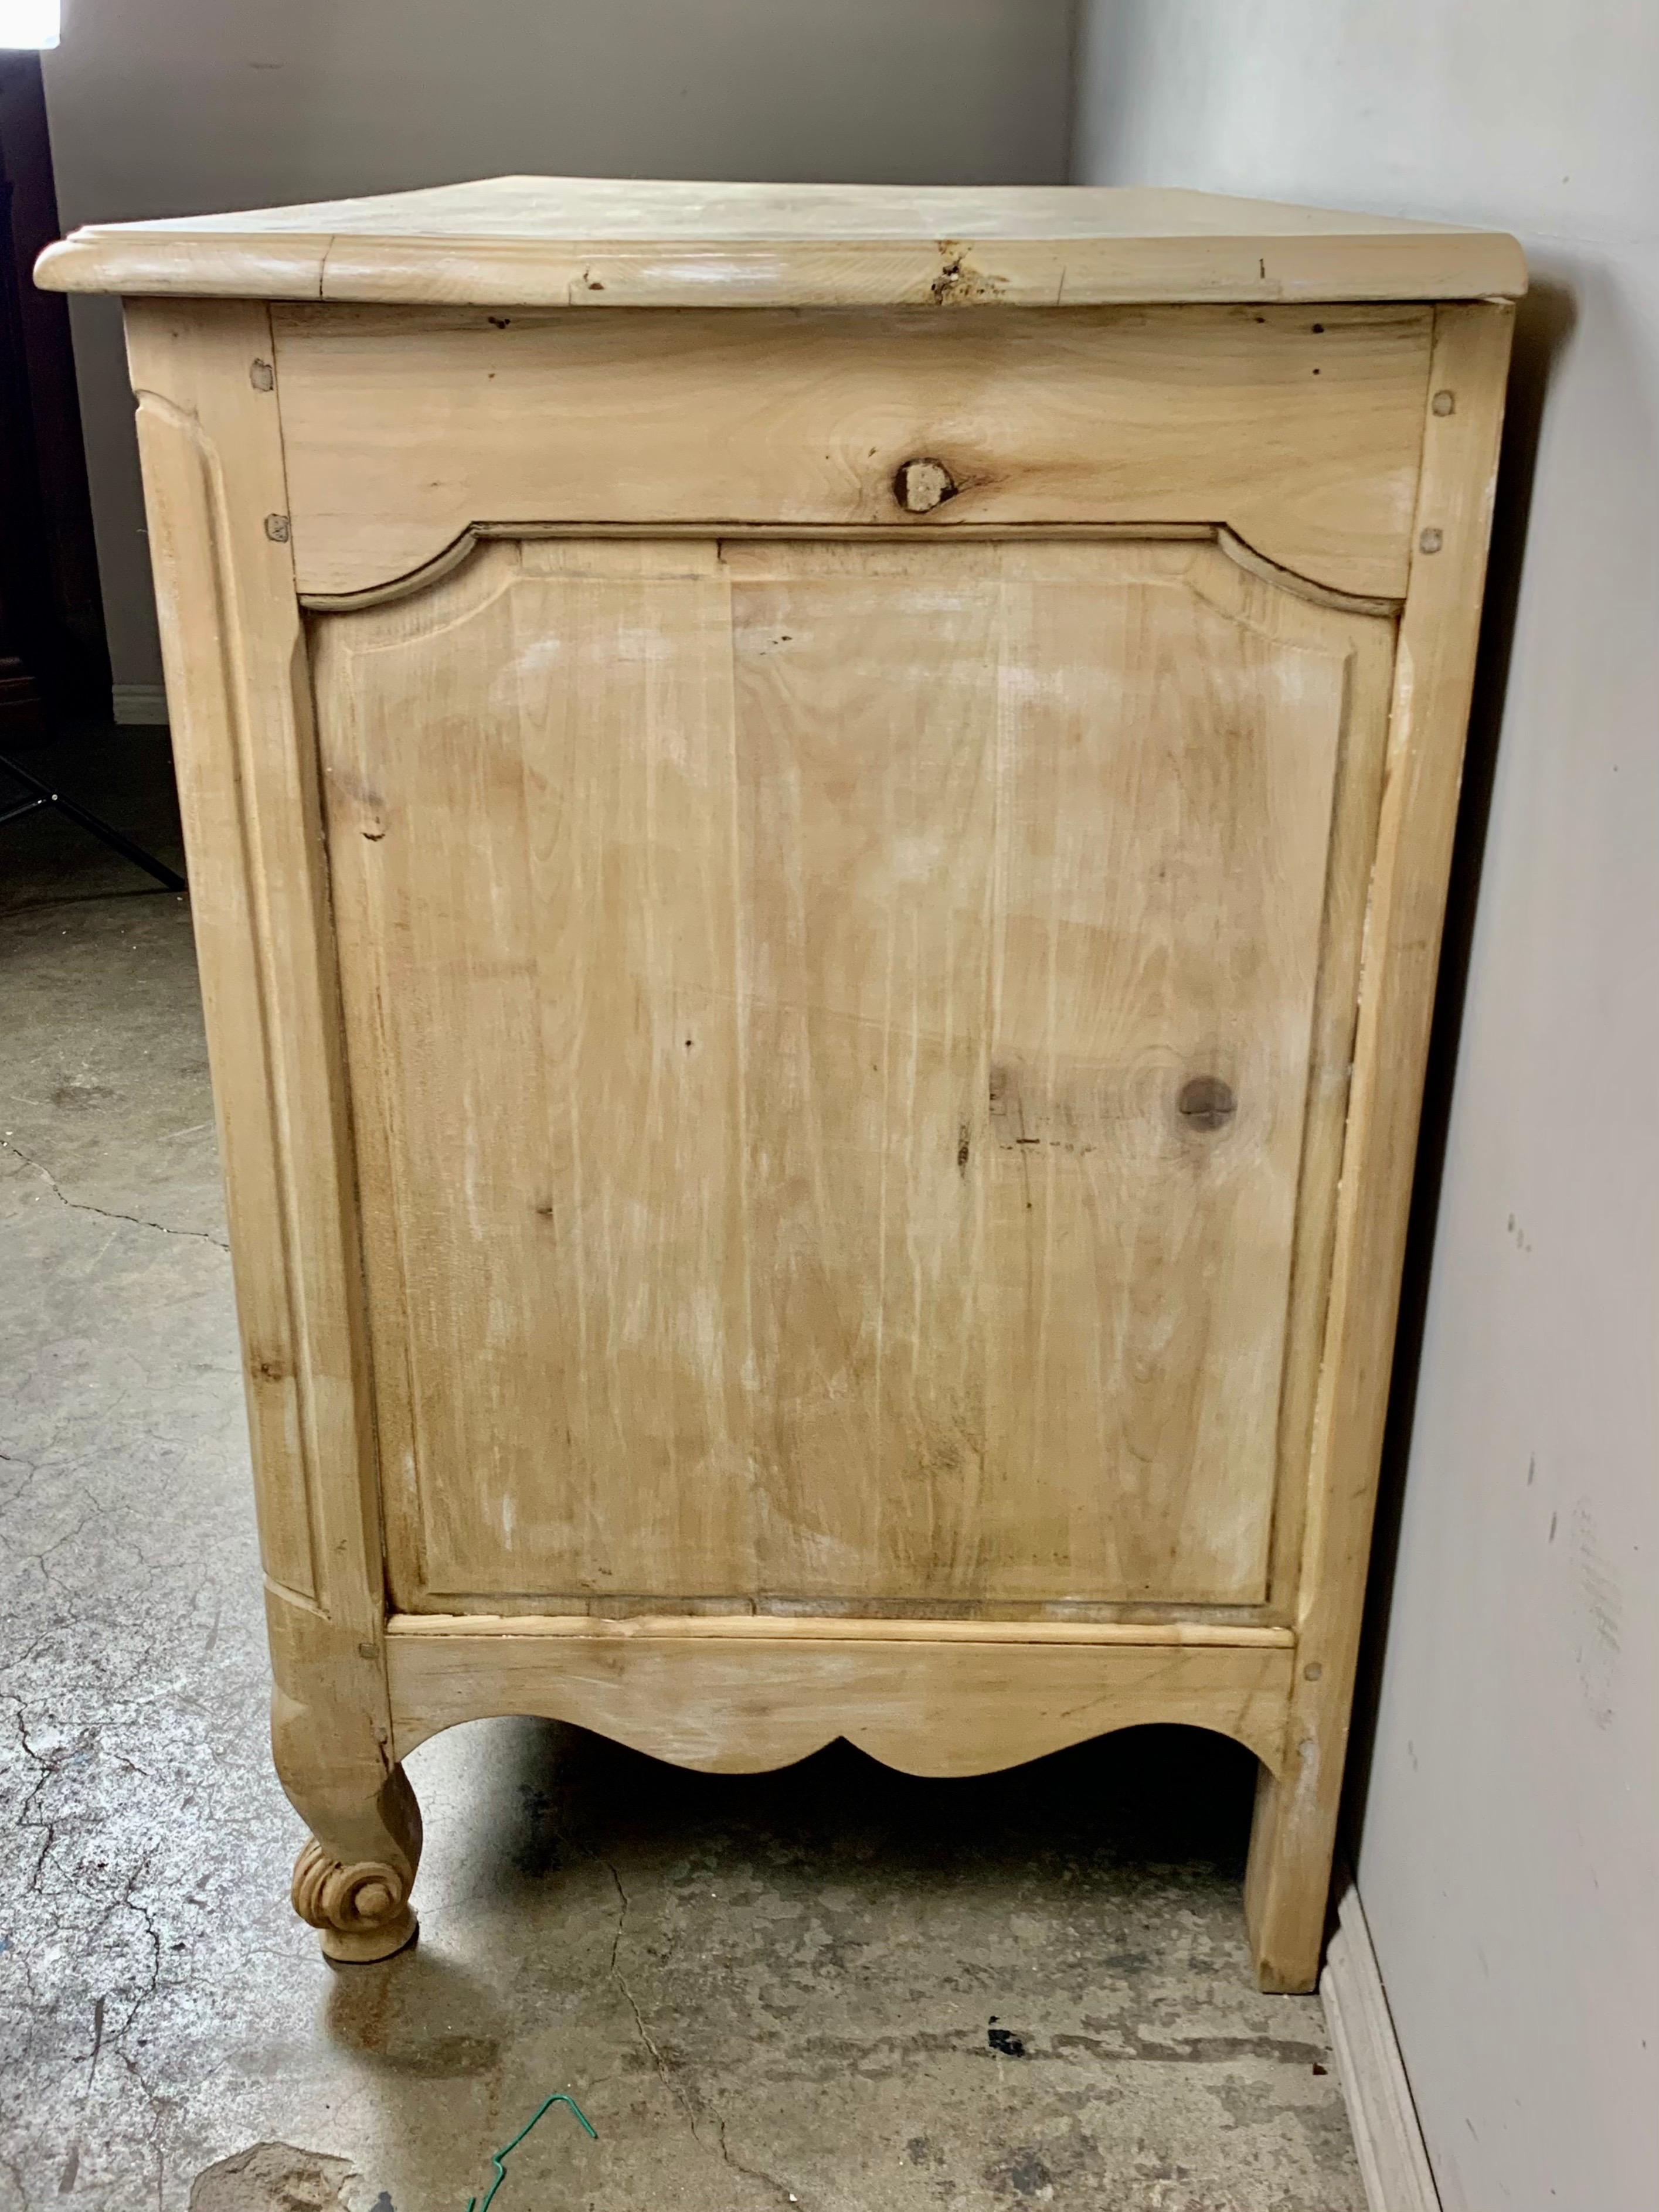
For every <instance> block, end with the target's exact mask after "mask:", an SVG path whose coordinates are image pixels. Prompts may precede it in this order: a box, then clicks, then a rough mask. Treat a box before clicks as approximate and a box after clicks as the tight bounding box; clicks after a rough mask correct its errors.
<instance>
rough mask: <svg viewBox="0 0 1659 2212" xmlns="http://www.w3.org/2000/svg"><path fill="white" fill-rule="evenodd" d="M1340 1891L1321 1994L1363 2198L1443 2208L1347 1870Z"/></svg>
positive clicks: (1402, 2209) (1395, 2208) (1416, 2211)
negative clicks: (1357, 2161) (1335, 1924)
mask: <svg viewBox="0 0 1659 2212" xmlns="http://www.w3.org/2000/svg"><path fill="white" fill-rule="evenodd" d="M1339 1890H1340V1903H1339V1905H1338V1907H1337V1926H1336V1932H1335V1933H1334V1935H1333V1936H1332V1937H1331V1940H1330V1945H1329V1948H1328V1950H1327V1952H1326V1954H1325V1971H1324V1972H1323V1973H1322V1975H1321V1976H1320V1978H1319V1994H1320V1996H1321V1998H1322V2001H1323V2003H1324V2007H1325V2021H1326V2025H1327V2026H1328V2027H1329V2029H1330V2035H1331V2049H1332V2051H1333V2054H1334V2057H1335V2059H1336V2069H1337V2074H1338V2076H1339V2078H1340V2081H1341V2084H1342V2095H1343V2100H1344V2101H1345V2103H1346V2106H1347V2108H1348V2124H1349V2125H1350V2127H1351V2128H1352V2130H1353V2145H1354V2151H1355V2154H1356V2155H1357V2156H1358V2160H1359V2172H1360V2176H1361V2178H1362V2179H1363V2180H1364V2184H1365V2198H1366V2202H1367V2203H1369V2204H1370V2212H1441V2208H1440V2194H1439V2191H1437V2189H1436V2187H1435V2184H1434V2173H1433V2171H1432V2169H1431V2166H1430V2165H1429V2157H1428V2153H1427V2151H1426V2150H1425V2148H1424V2145H1423V2130H1422V2129H1421V2128H1420V2127H1419V2125H1418V2120H1417V2107H1416V2106H1415V2104H1414V2103H1413V2100H1412V2093H1411V2084H1410V2083H1409V2082H1408V2081H1407V2079H1406V2068H1405V2063H1404V2061H1403V2060H1402V2059H1401V2055H1400V2044H1399V2040H1398V2039H1397V2038H1396V2036H1395V2032H1394V2019H1393V2015H1391V2014H1390V2012H1389V2000H1388V1998H1387V1996H1385V1994H1384V1993H1383V1977H1382V1975H1381V1974H1380V1973H1379V1972H1377V1966H1376V1952H1375V1951H1374V1950H1373V1949H1372V1948H1371V1937H1370V1929H1368V1928H1367V1927H1366V1925H1365V1915H1364V1910H1363V1908H1362V1907H1361V1905H1360V1902H1359V1892H1358V1890H1357V1889H1356V1888H1355V1887H1354V1885H1353V1881H1352V1876H1343V1877H1341V1878H1340V1881H1339Z"/></svg>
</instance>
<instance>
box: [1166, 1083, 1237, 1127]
mask: <svg viewBox="0 0 1659 2212" xmlns="http://www.w3.org/2000/svg"><path fill="white" fill-rule="evenodd" d="M1176 1104H1177V1105H1178V1106H1179V1108H1180V1109H1181V1118H1182V1121H1185V1122H1186V1123H1187V1124H1188V1127H1191V1128H1194V1129H1219V1128H1221V1127H1225V1124H1226V1123H1227V1122H1229V1121H1231V1120H1232V1118H1233V1115H1234V1114H1235V1113H1236V1112H1237V1109H1238V1101H1237V1099H1236V1098H1235V1097H1233V1093H1232V1086H1231V1084H1227V1083H1224V1082H1223V1081H1222V1079H1221V1078H1220V1077H1219V1076H1218V1075H1194V1076H1192V1077H1190V1078H1189V1079H1188V1081H1187V1082H1185V1083H1183V1084H1182V1086H1181V1096H1180V1097H1179V1098H1178V1099H1177V1100H1176Z"/></svg>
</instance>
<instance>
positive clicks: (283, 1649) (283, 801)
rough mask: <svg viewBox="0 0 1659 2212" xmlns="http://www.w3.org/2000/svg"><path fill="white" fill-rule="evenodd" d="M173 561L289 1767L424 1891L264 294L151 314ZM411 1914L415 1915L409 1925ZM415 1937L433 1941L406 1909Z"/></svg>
mask: <svg viewBox="0 0 1659 2212" xmlns="http://www.w3.org/2000/svg"><path fill="white" fill-rule="evenodd" d="M127 327H128V343H129V349H130V357H131V367H132V375H133V383H134V386H135V387H136V389H137V393H138V398H139V409H138V431H139V441H140V445H141V449H142V452H143V465H144V486H145V501H146V510H147V513H148V518H149V534H150V550H151V555H152V558H153V559H154V561H155V572H156V580H157V585H158V598H159V602H160V606H161V644H162V653H163V657H164V660H165V664H166V670H167V697H168V704H169V709H170V717H171V721H172V726H173V757H174V763H175V765H176V768H177V771H178V776H179V795H180V802H181V806H182V810H183V814H184V823H185V840H186V844H187V847H188V850H189V854H190V871H191V904H192V912H193V916H194V921H195V927H196V940H197V952H198V957H199V962H200V968H201V975H202V987H203V999H204V1010H205V1013H206V1017H207V1032H208V1049H209V1054H210V1059H211V1062H212V1069H213V1085H214V1097H215V1103H216V1111H217V1115H218V1124H219V1137H220V1150H221V1157H222V1162H223V1166H224V1174H225V1182H226V1199H227V1205H228V1214H229V1221H230V1231H231V1243H232V1250H233V1256H234V1269H235V1279H236V1300H237V1312H238V1319H239V1322H240V1332H241V1339H242V1347H243V1356H244V1366H245V1375H246V1389H247V1402H248V1415H249V1425H250V1429H251V1431H252V1449H253V1470H254V1485H255V1492H256V1497H257V1499H258V1511H259V1528H260V1541H261V1548H262V1552H263V1553H264V1561H265V1566H266V1571H267V1576H268V1577H269V1580H268V1586H267V1618H268V1621H269V1626H270V1644H271V1657H272V1665H273V1670H274V1673H275V1675H276V1692H275V1696H274V1698H273V1702H272V1723H271V1725H272V1741H273V1745H274V1747H275V1751H276V1761H277V1765H278V1770H279V1771H280V1773H281V1774H282V1777H283V1784H284V1786H285V1787H286V1788H287V1790H289V1796H291V1797H292V1798H293V1800H294V1802H295V1805H296V1807H297V1808H299V1809H300V1811H301V1814H302V1815H303V1817H304V1818H305V1819H306V1820H307V1823H308V1825H309V1826H311V1827H312V1828H313V1832H314V1833H315V1834H316V1836H317V1838H318V1839H319V1844H320V1846H321V1850H322V1857H323V1863H325V1866H326V1865H345V1866H348V1867H349V1866H351V1865H354V1864H358V1863H375V1864H377V1865H380V1866H382V1867H384V1868H386V1869H391V1871H392V1876H393V1877H394V1878H395V1881H396V1882H397V1883H398V1884H401V1890H400V1892H399V1899H398V1906H397V1907H396V1908H389V1910H401V1909H402V1897H403V1895H404V1893H406V1891H407V1887H408V1883H409V1881H410V1880H412V1878H413V1873H414V1867H415V1862H416V1858H417V1857H418V1855H419V1849H420V1843H419V1820H418V1815H417V1814H416V1812H415V1810H414V1805H413V1800H412V1798H411V1797H410V1796H409V1795H408V1792H407V1790H406V1788H404V1787H403V1786H401V1785H400V1784H399V1783H398V1778H396V1777H394V1776H393V1775H392V1772H391V1770H390V1765H389V1762H388V1759H387V1754H386V1745H387V1743H388V1742H389V1741H390V1730H389V1719H388V1711H387V1705H386V1680H385V1669H384V1664H383V1662H382V1658H381V1653H380V1637H381V1629H382V1625H383V1621H384V1617H385V1604H384V1598H383V1595H382V1588H383V1585H382V1576H381V1569H380V1556H381V1536H380V1514H379V1501H378V1492H377V1485H376V1471H375V1457H374V1450H375V1447H374V1433H373V1429H372V1425H371V1413H370V1405H369V1395H368V1371H367V1356H366V1355H367V1346H366V1337H365V1332H364V1328H363V1316H362V1291H361V1283H362V1262H361V1255H360V1253H359V1249H358V1244H357V1224H356V1200H355V1192H354V1190H353V1185H352V1168H351V1158H350V1149H349V1134H348V1130H347V1127H346V1097H345V1088H344V1083H343V1071H342V1067H341V1060H340V1036H339V1010H338V1002H337V995H336V989H335V971H334V947H333V942H332V938H331V931H330V927H329V916H328V886H327V881H326V877H325V867H324V857H323V851H322V842H321V836H320V818H319V805H318V792H317V782H316V756H315V748H314V744H313V738H312V732H311V721H310V696H309V690H308V687H307V683H306V680H305V653H304V646H303V641H302V638H301V617H300V611H299V607H298V605H297V603H296V600H295V592H294V576H293V567H292V561H291V556H290V553H289V547H288V545H287V544H286V543H284V542H283V541H282V540H281V539H280V538H274V537H273V536H272V535H271V533H270V532H268V531H267V529H266V528H265V517H266V516H267V515H269V514H271V513H281V512H282V511H283V509H284V507H285V505H286V491H285V487H284V483H283V468H282V444H281V438H280V435H279V429H278V423H277V416H276V404H275V401H274V399H273V398H271V396H270V392H269V390H268V389H267V390H264V391H262V390H260V389H259V388H258V386H256V384H255V383H254V382H253V380H252V379H251V377H250V374H249V370H250V366H251V364H252V362H254V361H255V360H257V359H259V358H266V359H268V358H269V356H270V325H269V319H268V318H267V316H266V313H265V311H264V308H262V307H258V306H250V305H245V304H242V303H240V302H234V301H230V302H211V303H197V304H189V305H185V306H182V307H175V306H173V305H171V304H164V303H156V304H154V305H147V306H136V307H132V308H131V309H130V311H129V314H128V325H127ZM405 1923H406V1924H405ZM399 1925H401V1926H403V1927H404V1940H407V1936H408V1934H410V1933H412V1929H413V1923H412V1920H410V1919H409V1918H408V1916H407V1913H406V1912H404V1915H403V1920H402V1921H401V1922H400V1923H399Z"/></svg>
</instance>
